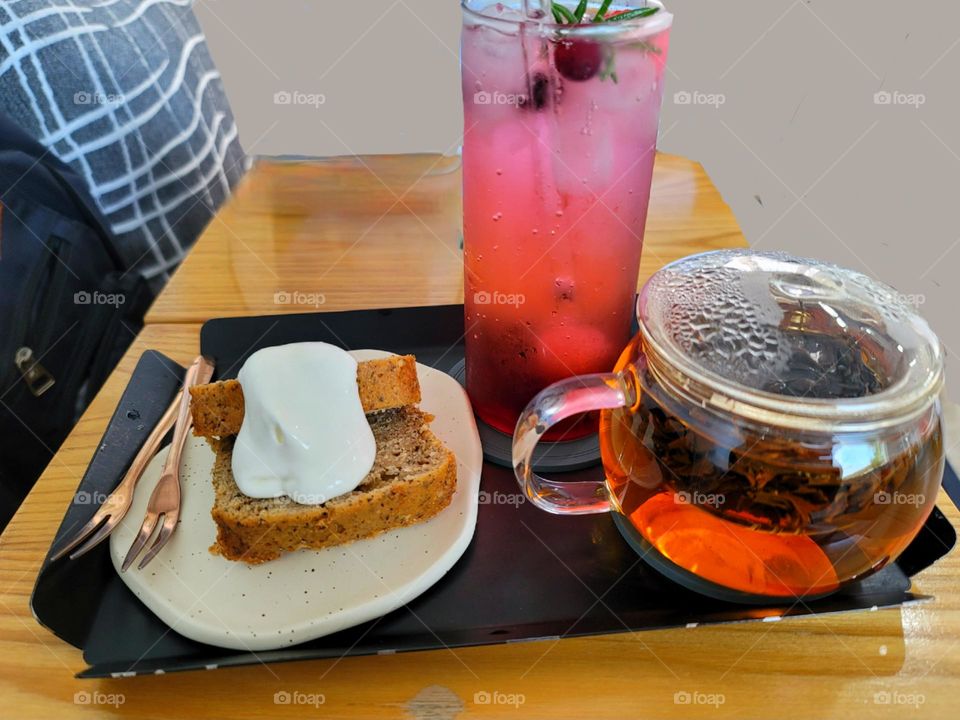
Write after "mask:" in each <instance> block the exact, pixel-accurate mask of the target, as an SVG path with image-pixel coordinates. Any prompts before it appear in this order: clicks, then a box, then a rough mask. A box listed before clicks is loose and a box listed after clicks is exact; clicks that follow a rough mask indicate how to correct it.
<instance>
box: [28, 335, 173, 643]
mask: <svg viewBox="0 0 960 720" xmlns="http://www.w3.org/2000/svg"><path fill="white" fill-rule="evenodd" d="M184 373H185V368H183V367H182V366H181V365H179V364H178V363H176V362H174V361H173V360H171V359H170V358H168V357H167V356H166V355H164V354H163V353H160V352H157V351H156V350H146V351H145V352H144V353H143V354H142V355H141V356H140V358H139V360H138V361H137V364H136V366H135V367H134V369H133V372H132V373H131V375H130V380H129V381H128V382H127V385H126V387H125V388H124V390H123V393H122V394H121V396H120V400H119V402H118V403H117V407H116V409H115V410H114V412H113V415H112V416H111V417H110V421H109V422H108V423H107V427H106V429H105V430H104V432H103V435H102V436H101V437H100V442H99V443H98V444H97V449H96V450H95V451H94V454H93V457H92V458H91V460H90V464H89V465H88V466H87V470H86V472H84V474H83V476H82V477H81V478H80V483H79V484H78V485H77V490H76V491H75V494H74V497H76V493H77V492H78V491H79V489H80V488H81V487H84V486H86V485H87V484H88V478H89V479H90V481H91V482H93V483H94V484H96V485H100V487H99V488H98V492H101V493H105V494H109V493H110V492H112V490H113V488H115V487H116V485H117V484H118V483H119V482H120V479H121V478H122V477H123V473H125V472H126V470H127V468H128V467H129V466H130V464H131V463H132V462H133V458H134V456H135V455H136V453H137V452H139V450H140V447H141V446H142V445H143V443H144V442H145V441H146V439H147V436H148V435H149V434H150V432H151V431H152V429H153V427H154V426H156V424H157V423H158V422H159V421H160V417H161V416H162V414H163V412H164V410H165V409H166V406H167V405H169V403H170V400H171V399H172V398H173V395H174V393H175V392H176V390H177V388H179V386H180V383H181V382H182V380H183V374H184ZM147 374H149V375H150V376H153V379H154V381H155V383H159V384H163V379H164V378H165V377H166V378H167V383H166V384H167V385H168V386H169V392H164V390H163V388H162V387H158V388H156V391H155V393H156V395H157V397H156V398H155V400H156V402H154V403H153V404H152V405H151V406H150V407H145V406H142V405H141V403H139V402H136V403H135V402H134V401H133V397H134V396H135V395H136V394H137V392H138V391H139V388H138V383H134V382H133V381H134V379H139V378H138V376H139V375H147ZM134 404H135V405H137V406H138V407H137V411H138V412H139V418H137V419H136V420H132V419H131V418H129V417H128V416H127V412H128V408H130V407H131V405H134ZM112 438H118V439H117V440H116V441H114V442H112V443H111V439H112ZM97 477H105V478H112V480H108V481H107V483H106V486H104V485H103V484H102V483H100V482H98V481H97V480H96V478H97ZM97 509H98V505H90V506H87V507H85V508H84V507H79V508H78V507H77V506H76V505H75V504H73V503H71V504H70V505H68V506H67V509H66V512H65V513H64V517H63V520H61V522H60V526H59V527H58V528H57V531H56V533H55V534H54V536H53V540H52V541H51V543H50V547H49V548H48V550H47V554H46V555H45V556H44V559H43V563H42V564H41V566H40V570H39V572H38V573H37V578H36V580H35V582H34V586H33V590H32V591H31V592H30V599H29V602H28V606H29V608H30V613H31V614H32V615H33V618H34V619H35V620H36V621H37V623H38V624H39V625H40V626H42V627H43V628H44V629H46V630H49V631H50V632H51V633H53V634H54V635H55V636H56V637H58V638H59V639H61V640H63V641H64V642H67V643H69V644H70V645H73V646H74V647H75V648H78V649H83V647H84V645H86V642H87V634H88V632H89V629H90V627H91V625H92V623H93V618H94V613H90V615H89V618H88V620H89V622H87V623H85V626H79V625H78V626H75V627H66V626H64V625H62V624H61V623H60V622H59V620H60V619H61V617H62V616H61V615H58V616H56V617H52V616H49V615H48V612H47V609H46V608H44V607H42V606H41V605H40V604H39V602H38V601H39V597H38V595H39V594H41V593H42V590H43V587H42V586H43V584H44V581H45V580H46V579H47V577H48V575H49V573H50V571H51V569H52V568H53V567H59V568H63V569H64V570H65V571H67V572H70V571H73V574H80V573H84V574H86V573H94V574H95V575H99V574H100V573H103V572H110V573H112V572H113V568H112V566H110V562H109V557H108V556H107V554H106V553H105V552H103V549H104V548H105V546H106V542H107V541H104V542H103V543H102V544H101V545H100V546H99V547H98V548H97V549H96V550H94V551H93V552H90V553H88V554H87V555H85V556H84V557H83V558H79V559H78V560H76V561H72V560H70V559H69V558H63V559H61V560H59V561H58V562H56V563H51V560H50V557H51V556H52V555H53V554H54V549H55V548H59V546H60V544H61V542H62V541H63V539H64V537H65V536H66V535H67V534H68V533H70V532H72V531H73V529H74V528H80V527H82V526H83V524H84V523H86V522H87V520H89V519H90V518H91V517H92V516H93V515H94V513H95V512H96V510H97ZM71 616H72V617H79V616H81V613H72V614H71Z"/></svg>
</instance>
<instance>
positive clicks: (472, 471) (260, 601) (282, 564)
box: [110, 350, 483, 651]
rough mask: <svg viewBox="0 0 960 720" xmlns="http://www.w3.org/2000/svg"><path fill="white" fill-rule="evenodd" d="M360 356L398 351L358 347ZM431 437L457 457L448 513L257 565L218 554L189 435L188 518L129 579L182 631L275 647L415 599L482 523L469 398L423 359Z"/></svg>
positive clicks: (152, 480)
mask: <svg viewBox="0 0 960 720" xmlns="http://www.w3.org/2000/svg"><path fill="white" fill-rule="evenodd" d="M351 354H352V355H353V356H354V357H356V358H357V359H358V360H370V359H373V358H380V357H386V356H387V355H388V354H389V353H384V352H380V351H376V350H358V351H355V352H353V353H351ZM417 371H418V373H419V376H420V387H421V389H422V392H423V402H421V404H420V407H421V408H422V409H423V410H424V411H426V412H429V413H432V414H433V415H435V416H436V419H435V420H434V421H433V423H432V424H431V428H432V430H433V432H434V433H435V434H436V435H437V437H439V438H440V440H442V441H443V442H444V443H445V444H446V445H447V447H449V448H450V449H451V450H453V452H454V453H455V454H456V456H457V490H456V493H455V494H454V496H453V501H452V502H451V503H450V505H449V506H448V507H447V508H446V509H444V510H443V511H442V512H441V513H440V514H439V515H437V516H436V517H434V518H432V519H430V520H428V521H427V522H425V523H421V524H419V525H413V526H411V527H406V528H401V529H399V530H395V531H393V532H388V533H384V534H382V535H378V536H377V537H374V538H370V539H368V540H361V541H358V542H355V543H351V544H349V545H343V546H340V547H333V548H327V549H325V550H301V551H298V552H295V553H288V554H286V555H284V556H283V557H281V558H279V559H277V560H274V561H271V562H268V563H264V564H262V565H258V566H249V565H246V564H245V563H238V562H231V561H229V560H225V559H223V558H222V557H219V556H217V555H211V554H210V552H209V551H208V548H209V547H210V546H211V545H212V544H213V542H214V539H215V537H216V528H215V526H214V523H213V519H212V518H211V517H210V508H211V507H212V506H213V486H212V483H211V480H210V471H211V469H212V467H213V460H214V455H213V452H212V451H211V450H210V448H209V446H208V445H207V443H206V442H205V441H204V440H202V439H200V438H192V437H191V438H190V439H189V440H188V441H187V446H186V448H185V449H184V454H183V461H182V463H183V464H182V467H181V486H182V489H183V505H182V507H181V513H180V525H179V528H178V529H177V532H176V534H175V535H174V536H173V537H172V538H171V540H170V542H169V543H168V544H167V546H166V547H165V548H164V549H163V550H162V551H161V553H160V554H159V555H158V556H157V557H156V558H154V560H153V562H152V563H150V564H149V565H148V566H147V567H146V568H145V569H144V570H137V569H136V566H134V567H132V568H131V569H130V570H128V571H127V572H126V573H120V577H121V578H123V581H124V582H125V583H126V584H127V586H128V587H129V588H130V589H131V590H132V591H133V592H134V594H136V596H137V597H138V598H140V600H141V601H142V602H143V603H144V604H145V605H146V606H147V607H148V608H150V610H152V611H153V612H154V613H155V614H156V615H157V617H159V618H160V619H161V620H163V621H164V622H165V623H166V624H167V625H169V626H170V627H171V628H172V629H173V630H175V631H176V632H178V633H180V634H181V635H184V636H186V637H188V638H191V639H192V640H197V641H199V642H203V643H207V644H209V645H218V646H220V647H225V648H232V649H235V650H253V651H256V650H272V649H275V648H280V647H286V646H288V645H293V644H295V643H301V642H305V641H307V640H312V639H314V638H318V637H322V636H324V635H329V634H330V633H334V632H337V631H338V630H343V629H344V628H348V627H351V626H353V625H357V624H359V623H362V622H366V621H368V620H372V619H373V618H376V617H379V616H381V615H385V614H386V613H388V612H390V611H391V610H395V609H397V608H398V607H401V606H403V605H404V604H406V603H408V602H410V601H411V600H413V598H415V597H417V596H418V595H420V594H421V593H423V592H424V591H425V590H427V589H428V588H429V587H430V586H432V585H433V584H434V583H435V582H437V581H438V580H439V579H440V578H441V577H443V575H444V574H445V573H446V572H447V571H448V570H450V568H451V567H453V565H454V563H456V562H457V560H459V559H460V556H461V555H462V554H463V552H464V551H465V550H466V549H467V546H468V545H469V544H470V540H471V538H472V537H473V531H474V528H475V526H476V522H477V499H478V495H479V490H480V470H481V465H482V463H483V454H482V451H481V448H480V438H479V437H478V436H477V427H476V424H475V423H474V419H473V412H472V410H471V409H470V402H469V400H468V399H467V395H466V393H465V392H464V391H463V388H461V386H460V384H459V383H458V382H457V381H456V380H454V379H453V378H451V377H450V376H449V375H447V374H445V373H442V372H440V371H438V370H434V369H433V368H429V367H426V366H424V365H419V364H418V365H417ZM165 457H166V450H164V451H162V452H161V453H160V454H159V455H158V456H157V457H156V458H154V460H153V462H151V463H150V466H149V467H148V468H147V470H146V472H145V473H144V476H143V478H142V479H141V480H140V483H139V485H138V486H137V492H136V495H135V497H134V500H133V506H132V507H131V508H130V512H128V513H127V516H126V518H124V520H123V522H122V523H120V525H119V526H118V527H117V529H116V530H115V531H114V532H113V535H112V536H111V538H110V555H111V557H112V559H113V566H114V567H115V568H116V569H117V572H118V573H119V572H120V564H121V562H122V561H123V558H124V556H125V555H126V553H127V549H128V548H129V547H130V543H132V542H133V538H134V536H135V535H136V532H137V530H139V528H140V523H141V522H142V520H143V514H144V511H145V510H146V505H147V500H148V499H149V497H150V493H151V492H152V491H153V487H154V485H155V484H156V482H157V480H158V478H159V476H160V469H161V467H162V466H163V461H164V458H165Z"/></svg>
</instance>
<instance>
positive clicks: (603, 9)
mask: <svg viewBox="0 0 960 720" xmlns="http://www.w3.org/2000/svg"><path fill="white" fill-rule="evenodd" d="M612 2H613V0H603V3H602V4H601V5H600V9H599V10H597V14H596V15H594V16H593V21H594V22H595V23H598V22H603V19H604V18H605V17H606V15H607V10H608V9H609V8H610V3H612Z"/></svg>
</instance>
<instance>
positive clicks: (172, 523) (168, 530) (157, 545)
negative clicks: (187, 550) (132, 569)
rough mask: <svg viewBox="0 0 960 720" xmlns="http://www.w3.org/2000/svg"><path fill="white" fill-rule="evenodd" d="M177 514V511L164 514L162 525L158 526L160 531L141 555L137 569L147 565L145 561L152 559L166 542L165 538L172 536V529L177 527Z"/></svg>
mask: <svg viewBox="0 0 960 720" xmlns="http://www.w3.org/2000/svg"><path fill="white" fill-rule="evenodd" d="M178 515H179V513H165V514H164V516H163V526H162V527H161V528H160V533H159V534H158V535H157V539H156V540H155V541H154V543H153V546H152V547H151V548H150V551H149V552H148V553H147V554H146V555H144V556H143V560H141V561H140V564H139V565H137V569H138V570H143V569H144V568H145V567H146V566H147V563H149V562H150V561H151V560H153V559H154V558H155V557H156V556H157V553H158V552H160V551H161V550H162V549H163V546H164V545H166V544H167V540H169V539H170V538H171V537H172V536H173V531H174V530H176V528H177V516H178Z"/></svg>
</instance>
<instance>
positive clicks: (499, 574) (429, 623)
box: [31, 305, 960, 677]
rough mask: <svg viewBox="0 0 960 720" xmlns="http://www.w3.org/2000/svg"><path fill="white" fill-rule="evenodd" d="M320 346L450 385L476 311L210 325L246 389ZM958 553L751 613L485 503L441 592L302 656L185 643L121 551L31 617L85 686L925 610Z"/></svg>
mask: <svg viewBox="0 0 960 720" xmlns="http://www.w3.org/2000/svg"><path fill="white" fill-rule="evenodd" d="M308 340H322V341H326V342H330V343H335V344H337V345H340V346H342V347H345V348H348V349H363V348H377V349H382V350H390V351H393V352H398V353H414V354H415V355H416V356H417V359H418V360H419V361H420V362H421V363H424V364H426V365H431V366H433V367H436V368H438V369H441V370H444V371H449V370H450V369H452V368H453V367H454V366H455V365H456V364H457V363H458V362H459V361H460V360H462V359H463V342H462V340H463V307H462V306H461V305H449V306H440V307H426V308H403V309H396V310H364V311H354V312H338V313H322V314H310V315H283V316H269V317H253V318H230V319H222V320H211V321H210V322H208V323H206V324H205V325H204V327H203V330H202V332H201V340H200V344H201V349H202V351H203V352H204V353H205V354H208V355H212V356H213V357H214V358H215V359H216V361H217V368H218V375H217V377H218V378H221V379H222V378H228V377H234V376H235V375H236V373H237V371H238V370H239V368H240V367H241V366H242V364H243V361H244V360H245V359H246V357H247V356H248V355H249V354H250V353H252V352H254V351H255V350H258V349H260V348H262V347H267V346H270V345H278V344H283V343H289V342H302V341H308ZM183 372H184V369H183V368H182V367H180V366H179V365H177V364H176V363H174V362H172V361H171V360H169V359H168V358H166V357H164V356H163V355H161V354H159V353H156V352H152V351H151V352H147V353H144V355H143V357H142V358H141V359H140V362H139V364H138V365H137V367H136V370H135V371H134V373H133V376H132V377H131V380H130V384H129V385H128V386H127V388H126V390H125V392H124V394H123V397H122V398H121V400H120V404H119V406H118V407H117V410H116V412H115V413H114V415H113V418H112V419H111V421H110V424H109V425H108V427H107V430H106V432H105V434H104V436H103V440H102V442H101V444H100V446H99V447H98V449H97V452H96V454H95V455H94V457H93V460H92V462H91V464H90V467H89V469H88V470H87V472H86V474H85V475H84V477H83V480H82V481H81V483H80V486H79V487H78V489H77V490H78V498H79V497H83V498H86V497H97V496H103V495H105V494H107V493H109V492H110V491H111V490H112V489H113V487H114V486H115V485H116V484H117V482H118V481H119V479H120V477H121V476H122V474H123V472H124V471H125V469H126V468H127V466H128V465H129V464H130V462H131V461H132V459H133V456H134V455H135V454H136V452H137V450H138V448H139V446H140V445H141V444H142V442H143V441H144V440H145V438H146V436H147V434H148V433H149V432H150V429H151V428H152V427H153V426H154V424H155V423H156V422H157V421H158V419H159V418H160V416H161V415H162V413H163V411H164V409H165V408H166V407H167V405H168V404H169V402H170V400H171V398H172V397H173V394H174V392H175V391H176V388H177V387H178V385H179V382H180V380H181V378H182V376H183ZM598 472H599V469H598V468H591V469H588V470H583V471H579V472H576V473H569V474H568V476H569V478H570V479H571V480H576V479H585V478H587V477H588V476H595V475H596V473H598ZM481 486H482V489H483V490H484V491H486V493H488V495H487V497H497V495H496V494H497V493H504V494H506V493H509V494H510V495H511V496H516V494H517V485H516V481H515V480H514V478H513V473H512V471H511V470H509V469H505V468H502V467H498V466H496V465H492V464H490V463H486V464H485V465H484V467H483V477H482V483H481ZM944 486H945V487H946V488H948V490H950V491H951V495H952V496H953V497H954V499H956V498H958V497H960V493H957V494H953V491H956V490H960V483H958V481H957V477H956V475H954V474H953V471H952V470H950V469H949V468H948V470H947V474H946V477H945V478H944ZM80 493H85V495H80ZM95 510H96V506H95V505H94V504H82V503H80V502H74V503H71V505H70V507H69V508H68V509H67V513H66V516H65V517H64V519H63V522H62V523H61V525H60V529H59V530H58V531H57V535H56V539H55V540H54V543H53V545H52V546H51V553H50V554H52V550H53V549H55V548H57V547H59V545H60V544H61V542H62V541H63V539H64V538H65V537H66V536H67V535H68V534H69V533H70V532H71V531H73V530H74V529H76V528H77V527H79V526H80V525H81V524H82V523H84V522H86V521H87V519H88V518H89V517H91V516H92V515H93V513H94V512H95ZM955 542H956V533H955V532H954V529H953V527H952V526H951V525H950V523H949V522H948V521H947V519H946V518H945V517H944V516H943V514H942V513H941V512H940V511H939V510H938V509H935V510H934V512H933V514H932V515H931V516H930V518H929V520H928V521H927V523H926V525H925V527H924V528H923V530H922V531H921V533H920V535H918V537H917V538H916V540H914V542H913V543H912V544H911V545H910V547H909V548H908V549H907V551H906V552H905V553H904V554H903V555H902V556H901V558H900V559H899V560H898V561H897V562H896V563H894V564H891V565H890V566H888V567H887V568H885V569H884V570H883V571H882V572H879V573H877V574H875V575H873V576H872V577H870V578H868V579H867V580H865V581H864V582H862V583H860V584H858V585H855V586H852V587H850V588H847V589H845V590H843V591H841V592H839V593H837V594H835V595H832V596H830V597H827V598H824V599H821V600H817V601H815V602H809V603H801V602H796V603H784V604H774V605H770V606H768V607H756V606H750V607H745V606H740V605H733V604H726V603H722V602H718V601H716V600H711V599H709V598H706V597H703V596H700V595H697V594H694V593H692V592H690V591H688V590H685V589H683V588H682V587H680V586H678V585H675V584H673V583H671V582H670V581H669V580H667V579H665V578H663V577H662V576H661V575H659V574H658V573H657V572H656V571H654V570H652V569H651V568H650V567H648V566H647V565H646V564H645V563H644V562H643V561H641V560H640V558H639V557H638V556H637V555H636V554H635V553H634V552H633V550H631V549H630V547H629V546H628V545H627V543H626V541H624V540H623V538H622V537H621V535H620V533H619V532H617V530H616V528H615V526H614V523H613V520H612V518H611V517H610V516H609V515H592V516H576V517H559V516H555V515H550V514H548V513H545V512H542V511H540V510H537V509H536V508H534V507H533V506H532V505H530V504H529V503H526V502H524V503H521V504H519V505H515V504H506V503H496V502H494V503H488V504H481V506H480V512H479V517H478V520H477V529H476V534H475V536H474V539H473V542H472V544H471V545H470V547H469V548H468V549H467V552H466V553H465V554H464V556H463V557H462V558H461V560H460V561H459V562H458V563H457V565H456V566H455V567H454V568H453V569H452V570H451V571H450V572H449V573H448V574H447V575H446V576H445V577H444V578H443V579H442V580H440V582H438V583H437V584H436V585H435V586H434V587H433V588H431V589H430V590H429V591H428V592H426V593H425V594H423V595H421V596H420V597H418V598H417V599H416V600H414V601H413V602H411V603H410V604H409V605H408V606H407V607H405V608H401V609H399V610H396V611H394V612H392V613H390V614H389V615H387V616H385V617H383V618H380V619H378V620H375V621H372V622H369V623H366V624H364V625H361V626H358V627H355V628H351V629H349V630H344V631H342V632H339V633H336V634H335V635H330V636H327V637H325V638H320V639H318V640H313V641H311V642H307V643H304V644H302V645H298V646H295V647H292V648H285V649H282V650H275V651H270V652H258V653H257V654H256V656H254V655H253V654H252V653H246V652H238V651H233V650H224V649H221V648H216V647H212V646H209V645H203V644H201V643H197V642H194V641H192V640H188V639H187V638H185V637H183V636H181V635H178V634H177V633H176V632H174V631H172V630H171V629H170V628H168V627H167V626H166V625H164V624H163V623H162V622H161V621H160V620H159V619H158V618H156V617H155V616H154V615H153V614H152V613H151V612H150V611H149V610H148V609H147V608H146V607H145V606H144V605H143V604H141V603H140V601H139V600H137V598H136V597H135V596H134V595H133V593H132V592H131V591H130V590H128V589H127V587H126V585H124V584H123V582H121V580H120V578H119V577H118V576H117V575H116V573H115V572H114V571H113V568H112V566H111V564H110V560H109V554H108V552H109V551H108V548H107V545H106V544H103V545H101V546H100V547H98V548H97V549H96V550H95V551H94V552H92V553H89V554H88V555H86V556H84V557H82V558H80V559H79V560H76V561H69V560H66V559H64V560H61V561H58V562H56V563H51V562H50V560H49V555H50V554H48V557H47V559H46V561H45V562H44V564H43V567H42V568H41V570H40V574H39V576H38V578H37V583H36V586H35V588H34V592H33V596H32V598H31V607H32V609H33V612H34V615H35V616H36V618H37V620H38V621H39V622H40V623H41V624H43V625H44V626H46V627H47V628H49V629H50V630H51V631H52V632H54V633H55V634H56V635H58V636H59V637H61V638H62V639H64V640H66V641H67V642H69V643H70V644H72V645H75V646H77V647H79V648H82V649H83V651H84V659H85V660H86V661H87V662H88V663H89V665H90V667H89V668H88V669H87V670H85V671H83V672H82V673H80V675H79V676H80V677H108V676H117V677H120V676H128V675H137V674H147V673H159V672H171V671H178V670H196V669H204V668H206V669H213V668H217V667H227V666H235V665H247V664H254V663H260V662H283V661H289V660H304V659H308V658H330V657H341V656H343V655H363V654H373V653H393V652H405V651H411V650H429V649H435V648H442V647H458V646H464V645H483V644H491V643H505V642H514V641H519V640H536V639H543V638H556V637H566V636H578V635H595V634H603V633H616V632H623V631H626V630H646V629H653V628H665V627H685V626H690V625H691V624H706V623H722V622H735V621H743V620H751V619H758V618H762V617H766V616H772V615H780V616H792V615H807V614H812V613H830V612H839V611H847V610H859V609H866V608H873V607H886V606H892V605H898V604H901V603H907V602H914V601H917V600H921V599H924V596H922V595H916V594H914V593H912V592H910V585H911V583H910V580H909V576H911V575H913V574H915V573H917V572H919V571H920V570H922V569H924V568H925V567H927V566H929V565H930V564H932V563H933V562H934V561H936V560H937V559H938V558H940V557H942V556H943V555H945V554H946V553H947V552H948V551H949V550H950V549H951V548H952V547H953V545H954V543H955ZM561 559H562V561H561ZM222 601H223V602H229V601H230V599H229V598H223V599H222ZM214 602H217V600H214Z"/></svg>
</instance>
